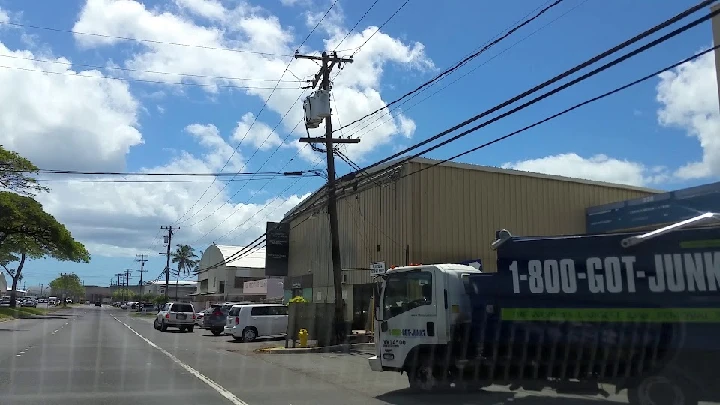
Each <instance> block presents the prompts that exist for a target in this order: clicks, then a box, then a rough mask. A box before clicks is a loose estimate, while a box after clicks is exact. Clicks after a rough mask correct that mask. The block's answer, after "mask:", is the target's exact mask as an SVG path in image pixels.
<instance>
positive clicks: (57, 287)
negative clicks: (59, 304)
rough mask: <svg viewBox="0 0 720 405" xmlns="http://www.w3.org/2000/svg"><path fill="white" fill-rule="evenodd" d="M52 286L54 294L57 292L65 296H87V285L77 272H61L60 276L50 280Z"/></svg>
mask: <svg viewBox="0 0 720 405" xmlns="http://www.w3.org/2000/svg"><path fill="white" fill-rule="evenodd" d="M50 288H51V289H52V291H53V294H57V295H59V296H61V297H62V298H63V304H64V303H65V300H64V298H68V297H80V296H85V287H84V286H83V283H82V280H80V277H78V275H77V274H74V273H71V274H61V275H60V276H59V277H58V278H56V279H55V280H53V281H51V282H50Z"/></svg>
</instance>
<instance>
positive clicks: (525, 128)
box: [398, 11, 720, 180]
mask: <svg viewBox="0 0 720 405" xmlns="http://www.w3.org/2000/svg"><path fill="white" fill-rule="evenodd" d="M717 13H720V11H717V12H716V14H717ZM718 48H720V45H716V46H714V47H712V48H710V49H707V50H705V51H702V52H699V53H696V54H695V55H692V56H690V57H688V58H685V59H683V60H681V61H680V62H676V63H673V64H672V65H670V66H667V67H664V68H662V69H660V70H657V71H655V72H653V73H650V74H648V75H645V76H643V77H641V78H639V79H636V80H634V81H632V82H630V83H627V84H625V85H623V86H620V87H617V88H615V89H613V90H610V91H608V92H605V93H603V94H601V95H599V96H596V97H593V98H591V99H588V100H585V101H583V102H581V103H578V104H575V105H574V106H572V107H569V108H566V109H565V110H562V111H560V112H559V113H556V114H553V115H551V116H549V117H546V118H544V119H542V120H540V121H536V122H534V123H533V124H530V125H527V126H525V127H523V128H520V129H518V130H517V131H513V132H511V133H509V134H507V135H504V136H501V137H499V138H495V139H493V140H491V141H489V142H485V143H483V144H481V145H479V146H476V147H474V148H472V149H468V150H466V151H464V152H461V153H458V154H456V155H453V156H451V157H449V158H447V159H443V160H439V161H438V162H436V163H433V164H431V165H428V166H425V167H423V168H421V169H419V170H416V171H414V172H410V173H406V174H404V175H402V176H400V177H399V178H398V180H399V179H402V178H405V177H408V176H411V175H413V174H416V173H420V172H422V171H425V170H427V169H430V168H432V167H435V166H438V165H441V164H443V163H445V162H448V161H451V160H455V159H457V158H459V157H462V156H465V155H467V154H470V153H472V152H475V151H478V150H480V149H483V148H486V147H488V146H490V145H493V144H496V143H498V142H500V141H504V140H505V139H508V138H510V137H513V136H515V135H518V134H520V133H522V132H525V131H527V130H529V129H532V128H535V127H537V126H539V125H542V124H544V123H546V122H548V121H551V120H554V119H555V118H558V117H560V116H563V115H565V114H567V113H569V112H571V111H574V110H576V109H578V108H580V107H583V106H586V105H588V104H591V103H594V102H596V101H598V100H602V99H603V98H605V97H608V96H611V95H613V94H616V93H619V92H621V91H623V90H626V89H628V88H630V87H633V86H636V85H638V84H640V83H642V82H644V81H647V80H649V79H651V78H653V77H657V76H658V75H659V74H661V73H663V72H667V71H669V70H672V69H675V68H677V67H678V66H680V65H682V64H684V63H687V62H691V61H693V60H695V59H697V58H699V57H701V56H702V55H705V54H706V53H708V52H712V51H714V50H716V49H718ZM479 127H480V125H478V126H475V127H473V128H470V129H468V130H466V131H464V132H462V133H461V134H458V135H463V136H464V135H467V134H469V133H471V132H474V131H477V130H478V129H480V128H479Z"/></svg>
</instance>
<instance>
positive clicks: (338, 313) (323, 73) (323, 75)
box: [295, 52, 360, 343]
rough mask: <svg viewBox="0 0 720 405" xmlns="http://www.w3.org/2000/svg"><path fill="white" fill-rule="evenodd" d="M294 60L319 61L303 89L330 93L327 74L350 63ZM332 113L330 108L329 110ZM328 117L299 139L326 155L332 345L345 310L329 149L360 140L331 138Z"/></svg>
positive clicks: (332, 58)
mask: <svg viewBox="0 0 720 405" xmlns="http://www.w3.org/2000/svg"><path fill="white" fill-rule="evenodd" d="M295 58H297V59H311V60H316V61H320V62H321V63H322V65H321V67H320V71H319V72H318V73H317V74H315V77H314V78H313V79H312V80H308V82H309V83H310V85H309V86H307V87H304V88H315V87H316V86H317V85H318V82H320V80H321V79H322V81H321V82H320V89H322V90H326V91H330V90H331V84H330V72H331V71H332V69H333V68H334V67H335V66H338V67H339V66H340V64H342V63H352V62H353V60H352V58H341V57H338V56H337V52H333V53H332V55H328V53H327V52H323V53H322V56H320V57H318V56H314V55H300V54H295ZM330 111H331V112H332V109H331V110H330ZM332 132H333V131H332V117H331V116H327V117H326V118H325V136H324V137H317V138H312V137H307V138H300V142H306V143H324V144H325V152H326V154H327V171H328V184H327V188H328V216H329V217H330V244H331V251H330V254H331V257H332V269H333V285H334V287H335V288H334V290H335V320H334V329H335V330H334V332H335V336H334V337H335V339H334V340H335V343H342V342H343V341H344V340H345V335H346V330H345V311H344V308H343V298H342V263H341V261H340V235H339V233H338V213H337V201H336V198H335V155H334V150H333V144H334V143H358V142H360V139H341V138H333V137H332Z"/></svg>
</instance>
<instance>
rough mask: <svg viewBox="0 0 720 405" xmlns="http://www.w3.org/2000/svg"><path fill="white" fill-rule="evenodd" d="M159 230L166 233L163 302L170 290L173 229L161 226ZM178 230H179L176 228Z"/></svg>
mask: <svg viewBox="0 0 720 405" xmlns="http://www.w3.org/2000/svg"><path fill="white" fill-rule="evenodd" d="M160 229H162V230H166V231H168V234H167V236H166V238H167V252H166V253H165V255H166V256H167V261H166V262H165V302H167V300H168V289H170V246H171V245H172V237H173V227H172V225H170V226H161V227H160ZM178 229H179V228H178Z"/></svg>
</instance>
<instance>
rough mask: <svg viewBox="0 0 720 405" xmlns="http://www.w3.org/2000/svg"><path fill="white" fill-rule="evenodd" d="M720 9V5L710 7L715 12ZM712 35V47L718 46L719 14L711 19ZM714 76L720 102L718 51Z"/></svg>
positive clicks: (719, 59) (719, 38)
mask: <svg viewBox="0 0 720 405" xmlns="http://www.w3.org/2000/svg"><path fill="white" fill-rule="evenodd" d="M717 9H720V4H716V5H714V6H712V7H711V10H713V11H715V10H717ZM712 33H713V44H714V46H716V45H720V14H718V15H716V16H715V17H713V18H712ZM715 74H716V77H717V83H718V86H717V87H718V99H719V100H720V49H715Z"/></svg>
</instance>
